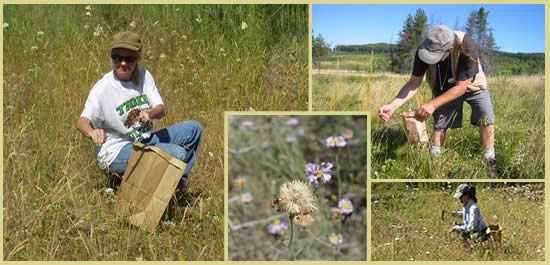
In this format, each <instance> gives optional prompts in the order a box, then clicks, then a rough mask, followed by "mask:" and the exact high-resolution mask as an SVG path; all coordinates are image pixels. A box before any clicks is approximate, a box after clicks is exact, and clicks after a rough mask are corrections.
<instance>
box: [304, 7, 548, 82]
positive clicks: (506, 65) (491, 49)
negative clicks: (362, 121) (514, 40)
mask: <svg viewBox="0 0 550 265" xmlns="http://www.w3.org/2000/svg"><path fill="white" fill-rule="evenodd" d="M489 13H490V12H489V11H486V10H485V8H483V7H480V8H479V9H478V10H475V11H472V12H471V13H470V15H469V16H468V19H467V20H466V22H465V25H464V26H463V27H460V26H459V25H455V26H454V30H460V31H464V32H466V33H468V34H469V35H470V36H471V37H472V39H473V40H474V42H475V44H476V45H477V47H478V49H479V52H480V58H479V59H480V63H481V65H482V67H483V70H484V71H485V72H486V73H487V74H498V75H500V74H503V75H508V74H514V75H521V74H538V73H544V53H507V52H501V51H499V49H500V47H498V45H497V43H496V41H495V39H494V35H493V32H494V31H495V29H493V28H491V27H490V24H489ZM457 24H458V23H457ZM428 28H429V25H428V16H427V15H426V13H425V12H424V10H423V9H421V8H419V9H417V10H416V13H415V14H414V16H413V15H412V14H409V15H408V16H407V18H406V19H405V21H404V23H403V27H402V29H401V31H400V32H399V39H398V40H397V42H396V43H395V44H392V43H376V44H364V45H337V46H335V47H334V50H333V51H334V52H349V53H370V52H371V51H373V52H374V53H376V54H378V55H380V54H382V55H384V56H385V57H387V59H386V63H387V67H384V68H385V69H389V70H390V71H391V72H394V73H402V74H408V73H410V72H412V67H413V61H414V56H415V53H416V49H417V47H418V45H420V43H421V42H422V40H423V39H424V36H425V34H426V31H427V30H428ZM313 40H314V42H313V54H312V55H313V61H314V64H315V65H317V66H318V67H319V68H320V67H321V62H322V61H324V60H325V59H326V57H327V56H328V52H329V51H330V48H329V47H330V45H328V43H326V42H324V40H323V38H322V36H321V34H318V35H317V37H315V36H314V38H313ZM320 50H323V51H324V53H320V52H319V51H320Z"/></svg>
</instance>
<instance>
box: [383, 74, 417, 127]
mask: <svg viewBox="0 0 550 265" xmlns="http://www.w3.org/2000/svg"><path fill="white" fill-rule="evenodd" d="M422 78H423V76H414V75H411V78H410V79H409V81H407V83H406V84H405V85H404V86H403V88H401V90H399V93H397V96H396V97H395V98H394V99H393V100H392V102H390V103H389V104H386V105H384V106H382V107H381V108H380V110H379V111H378V116H380V118H382V119H383V120H384V121H387V120H389V119H390V117H391V116H392V115H393V113H394V112H395V111H396V110H397V109H398V108H400V107H401V106H403V104H405V103H406V102H407V101H409V100H410V99H411V98H412V97H414V96H415V95H416V92H417V91H418V88H419V87H420V85H421V84H422Z"/></svg>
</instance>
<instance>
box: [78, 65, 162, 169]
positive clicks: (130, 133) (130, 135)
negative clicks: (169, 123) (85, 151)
mask: <svg viewBox="0 0 550 265" xmlns="http://www.w3.org/2000/svg"><path fill="white" fill-rule="evenodd" d="M139 71H140V81H139V85H137V86H136V85H134V83H133V82H131V81H130V82H124V81H121V80H119V79H118V78H117V77H116V76H115V74H114V72H113V71H111V72H109V73H107V74H105V75H104V76H103V78H101V80H99V81H98V82H97V83H96V84H95V85H94V87H93V88H92V90H91V91H90V94H89V95H88V99H87V100H86V105H85V106H84V111H83V112H82V114H81V115H80V117H85V118H87V119H88V120H90V122H91V124H92V127H93V128H94V129H98V128H102V129H103V130H104V131H105V143H104V144H103V145H102V146H100V147H96V154H97V161H98V165H99V167H101V168H103V169H104V168H107V166H109V165H110V164H111V163H112V162H113V160H115V158H116V157H117V155H118V153H119V152H120V150H121V149H122V148H123V147H124V146H125V145H127V144H129V143H132V142H133V141H135V140H137V139H140V138H149V137H150V136H151V132H152V131H153V123H152V122H151V123H149V125H148V126H144V127H141V128H138V129H135V127H134V126H131V125H130V126H128V127H127V126H125V125H124V123H125V122H126V120H127V117H128V113H129V112H130V111H131V110H132V109H136V108H137V109H149V108H154V107H156V106H157V105H159V104H164V103H163V102H162V98H161V97H160V94H159V92H158V89H157V86H156V84H155V80H154V79H153V76H152V75H151V73H149V71H147V70H146V69H140V70H139Z"/></svg>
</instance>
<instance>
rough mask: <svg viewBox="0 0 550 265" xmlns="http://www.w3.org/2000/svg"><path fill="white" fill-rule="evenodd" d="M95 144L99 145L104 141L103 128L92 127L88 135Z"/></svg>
mask: <svg viewBox="0 0 550 265" xmlns="http://www.w3.org/2000/svg"><path fill="white" fill-rule="evenodd" d="M88 137H90V139H92V142H93V143H94V145H95V146H97V147H99V146H102V145H103V144H104V143H105V131H104V130H103V129H94V130H92V131H91V132H90V134H89V135H88Z"/></svg>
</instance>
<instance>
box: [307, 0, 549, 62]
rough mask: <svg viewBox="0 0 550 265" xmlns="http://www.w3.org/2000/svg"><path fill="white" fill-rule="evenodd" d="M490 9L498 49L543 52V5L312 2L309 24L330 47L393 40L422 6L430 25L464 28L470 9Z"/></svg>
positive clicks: (490, 23)
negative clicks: (337, 3)
mask: <svg viewBox="0 0 550 265" xmlns="http://www.w3.org/2000/svg"><path fill="white" fill-rule="evenodd" d="M482 6H483V7H484V8H485V10H486V11H489V17H488V20H489V27H491V28H493V29H494V32H493V34H494V37H495V41H496V43H497V45H498V46H500V50H501V51H505V52H544V51H545V47H544V42H545V37H544V34H545V27H544V5H542V4H538V5H497V4H494V5H472V4H465V5H408V4H407V5H380V4H365V5H313V13H312V18H313V21H312V25H313V32H314V34H315V35H317V34H319V33H320V34H321V35H322V36H323V38H324V39H325V41H327V42H329V43H331V44H332V45H333V46H335V45H338V44H345V45H349V44H368V43H378V42H387V43H389V42H390V41H392V42H393V43H396V42H397V40H398V33H399V31H401V29H402V28H403V24H404V22H405V19H406V18H407V15H409V14H411V15H413V16H414V14H416V10H417V9H418V8H422V9H423V10H424V12H425V13H426V15H427V16H428V23H430V24H432V23H433V24H445V25H448V26H449V27H450V28H454V27H455V25H457V24H458V25H459V27H463V26H464V25H465V24H466V19H467V18H468V16H469V15H470V13H471V12H472V11H475V10H479V8H480V7H482Z"/></svg>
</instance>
